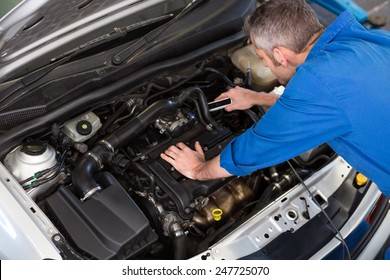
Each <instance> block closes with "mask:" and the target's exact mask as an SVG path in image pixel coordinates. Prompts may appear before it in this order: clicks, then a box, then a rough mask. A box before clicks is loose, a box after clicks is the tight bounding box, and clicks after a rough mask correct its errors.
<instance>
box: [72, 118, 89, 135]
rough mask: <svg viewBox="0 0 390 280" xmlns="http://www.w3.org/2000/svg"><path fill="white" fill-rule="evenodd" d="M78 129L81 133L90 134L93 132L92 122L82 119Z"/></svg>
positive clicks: (77, 126)
mask: <svg viewBox="0 0 390 280" xmlns="http://www.w3.org/2000/svg"><path fill="white" fill-rule="evenodd" d="M76 131H77V132H78V133H79V134H80V135H88V134H90V133H91V132H92V124H91V123H90V122H89V121H87V120H81V121H79V122H78V123H77V125H76Z"/></svg>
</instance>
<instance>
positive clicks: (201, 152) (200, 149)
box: [195, 141, 204, 155]
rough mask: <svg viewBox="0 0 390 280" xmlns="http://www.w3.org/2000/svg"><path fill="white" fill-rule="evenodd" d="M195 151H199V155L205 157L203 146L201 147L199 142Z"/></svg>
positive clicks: (196, 143)
mask: <svg viewBox="0 0 390 280" xmlns="http://www.w3.org/2000/svg"><path fill="white" fill-rule="evenodd" d="M195 151H197V152H198V153H199V154H201V155H203V154H204V153H203V149H202V146H201V145H200V143H199V141H196V142H195Z"/></svg>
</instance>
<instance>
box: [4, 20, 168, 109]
mask: <svg viewBox="0 0 390 280" xmlns="http://www.w3.org/2000/svg"><path fill="white" fill-rule="evenodd" d="M173 17H174V15H173V14H166V15H162V16H159V17H155V18H151V19H147V20H144V21H140V22H137V23H134V24H131V25H128V26H125V27H122V28H119V27H118V28H115V29H114V30H113V31H111V32H109V33H107V34H104V35H102V36H99V37H97V38H95V39H93V40H91V41H88V42H86V43H84V44H82V45H80V46H78V47H76V48H73V49H71V50H69V51H67V52H65V53H63V54H61V55H59V56H57V57H54V58H52V59H51V60H50V62H51V64H49V65H47V66H44V67H43V68H41V69H39V70H37V71H34V72H33V73H30V74H28V75H26V76H24V77H23V78H21V79H19V80H18V81H16V82H15V83H13V84H12V85H11V86H10V87H8V88H6V89H5V90H4V91H2V92H1V93H0V103H1V102H2V101H4V100H5V99H7V98H8V97H9V96H11V95H12V94H14V93H15V92H17V91H19V90H21V89H23V88H25V87H27V86H29V85H31V84H33V83H35V82H36V81H38V80H39V79H41V78H42V77H44V76H46V75H47V74H49V73H50V72H51V71H52V70H54V69H55V68H57V67H58V66H59V65H62V64H64V63H66V62H67V61H69V60H70V59H71V58H73V57H75V56H76V55H79V54H81V53H83V52H85V51H88V50H90V49H92V48H96V47H98V46H100V45H102V44H106V43H108V42H111V41H114V40H116V39H118V38H120V37H123V36H125V35H126V34H127V33H129V32H132V31H134V30H137V29H139V28H142V27H145V26H148V25H152V24H154V23H157V22H160V21H164V20H168V19H169V18H173Z"/></svg>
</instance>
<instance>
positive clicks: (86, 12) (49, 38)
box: [0, 0, 191, 82]
mask: <svg viewBox="0 0 390 280" xmlns="http://www.w3.org/2000/svg"><path fill="white" fill-rule="evenodd" d="M190 2H191V1H190V0H169V1H167V0H113V1H104V0H74V1H53V0H25V1H22V2H20V3H19V4H18V5H17V6H16V7H14V8H13V9H12V10H11V11H10V12H8V13H7V14H6V15H5V16H3V17H2V18H1V19H0V65H1V67H0V77H1V78H0V82H4V81H7V80H10V79H12V78H16V77H20V76H23V75H25V74H26V73H27V72H31V71H32V70H35V69H38V68H39V67H42V66H44V65H47V64H48V63H50V62H51V60H52V59H53V58H55V57H58V56H60V55H62V54H64V53H66V52H68V51H69V50H71V49H74V48H77V47H78V46H80V45H81V44H84V43H86V42H90V41H91V40H93V39H95V38H98V37H99V36H102V35H104V34H107V33H109V32H112V31H113V30H114V29H115V28H118V27H123V26H129V25H131V24H135V23H137V22H142V21H144V20H145V19H150V18H155V17H158V16H160V15H163V14H165V15H166V14H169V13H172V12H174V11H178V10H180V9H182V8H183V7H185V6H186V5H187V4H188V3H190Z"/></svg>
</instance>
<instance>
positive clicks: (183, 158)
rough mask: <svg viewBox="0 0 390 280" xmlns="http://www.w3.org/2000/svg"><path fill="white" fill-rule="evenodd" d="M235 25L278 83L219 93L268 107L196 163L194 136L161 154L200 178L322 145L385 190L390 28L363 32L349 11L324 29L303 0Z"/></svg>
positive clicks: (262, 9)
mask: <svg viewBox="0 0 390 280" xmlns="http://www.w3.org/2000/svg"><path fill="white" fill-rule="evenodd" d="M244 30H245V31H247V32H248V33H249V36H250V38H251V41H252V43H253V44H254V46H255V51H256V54H257V55H258V56H259V57H260V58H262V59H263V62H264V64H265V65H266V66H267V67H269V68H270V70H271V71H272V72H273V73H274V74H275V75H276V76H277V78H278V80H279V82H280V83H281V84H283V85H285V86H286V89H285V91H284V93H283V95H282V96H281V97H280V98H276V97H275V96H274V95H270V94H266V93H264V92H260V93H257V92H254V91H251V90H248V89H243V88H239V87H236V88H233V89H231V90H229V91H227V92H225V93H223V94H222V95H221V96H219V97H218V98H223V97H230V98H231V99H232V105H230V106H228V107H226V110H227V111H231V110H244V109H248V108H250V107H252V106H253V105H263V106H264V105H265V106H271V105H272V107H271V108H270V110H269V111H268V112H267V113H266V114H265V115H264V116H263V117H262V119H261V120H260V121H259V122H258V123H257V124H255V125H254V126H253V127H251V128H249V129H248V130H247V131H245V132H244V133H243V134H242V135H240V136H238V137H236V138H235V139H233V140H232V141H231V142H230V143H229V144H228V145H227V147H225V148H224V149H223V151H222V152H221V154H220V155H218V156H216V157H215V158H212V159H210V160H208V161H205V157H204V153H203V151H202V147H201V146H200V144H199V142H196V144H195V150H192V149H190V148H189V147H188V146H186V145H185V144H184V143H178V144H177V145H175V146H171V147H169V148H168V149H167V150H166V151H165V152H164V153H163V154H161V157H162V158H163V159H164V160H166V161H167V162H169V163H170V164H172V166H173V167H174V168H176V169H177V170H178V171H179V172H181V173H182V174H183V175H185V176H186V177H188V178H191V179H196V180H208V179H215V178H222V177H227V176H231V175H233V174H234V175H237V176H244V175H247V174H250V173H251V172H253V171H255V170H257V169H260V168H265V167H268V166H272V165H275V164H278V163H280V162H283V161H286V160H288V159H290V158H292V157H295V156H297V155H299V154H301V153H303V152H305V151H307V150H309V149H311V148H313V147H317V146H319V145H320V144H322V143H325V142H326V143H328V144H329V145H330V146H331V147H332V148H333V150H334V151H335V152H337V153H338V154H339V155H340V156H342V157H343V158H344V159H345V160H346V161H347V162H348V163H349V164H350V165H351V166H353V167H354V168H355V169H356V170H358V171H359V172H361V173H363V174H364V175H365V176H367V177H368V178H370V179H371V180H373V181H374V182H375V183H376V184H377V185H378V187H379V188H380V189H381V191H382V192H383V193H384V194H385V195H386V196H390V148H389V144H390V129H389V128H388V126H387V125H388V123H389V121H390V33H389V32H386V31H383V30H366V29H365V28H364V27H363V26H362V25H361V24H360V23H358V22H357V20H356V19H355V18H354V16H353V15H351V14H350V13H349V12H344V13H342V14H341V15H340V16H339V17H338V18H337V19H336V20H335V21H334V22H333V23H332V24H331V25H330V26H329V27H328V28H327V29H324V27H323V26H322V25H321V24H320V23H319V21H318V19H317V17H316V15H315V13H314V11H313V10H312V9H311V7H310V6H309V5H308V4H307V3H306V1H304V0H299V1H297V0H272V1H266V2H263V4H261V5H260V6H259V7H258V8H257V9H256V10H255V11H254V12H253V13H252V14H251V15H250V16H249V17H248V18H247V19H246V22H245V25H244ZM218 98H217V99H218ZM273 104H274V105H273Z"/></svg>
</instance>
